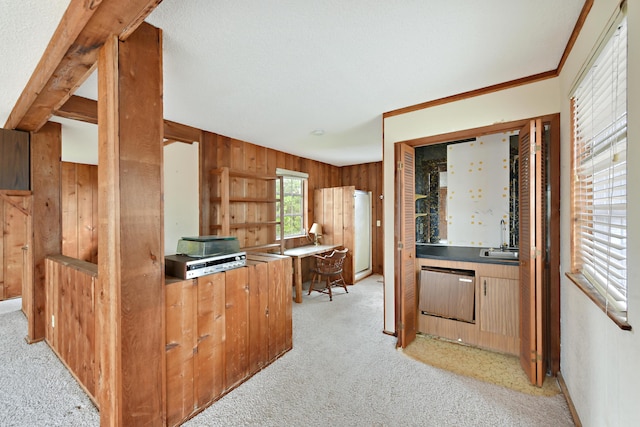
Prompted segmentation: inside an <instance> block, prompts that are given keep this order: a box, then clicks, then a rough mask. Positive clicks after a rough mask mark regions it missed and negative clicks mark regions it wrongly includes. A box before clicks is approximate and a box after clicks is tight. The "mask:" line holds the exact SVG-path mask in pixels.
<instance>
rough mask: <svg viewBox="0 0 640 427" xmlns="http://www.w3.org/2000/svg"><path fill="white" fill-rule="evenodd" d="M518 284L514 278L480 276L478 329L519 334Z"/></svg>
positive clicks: (505, 333)
mask: <svg viewBox="0 0 640 427" xmlns="http://www.w3.org/2000/svg"><path fill="white" fill-rule="evenodd" d="M518 286H519V284H518V281H517V280H514V279H503V278H497V277H480V298H479V300H480V330H482V331H484V332H491V333H494V334H499V335H507V336H511V337H517V336H518V335H519V334H518V329H519V315H520V310H519V309H518V304H519V300H518V294H519V292H518Z"/></svg>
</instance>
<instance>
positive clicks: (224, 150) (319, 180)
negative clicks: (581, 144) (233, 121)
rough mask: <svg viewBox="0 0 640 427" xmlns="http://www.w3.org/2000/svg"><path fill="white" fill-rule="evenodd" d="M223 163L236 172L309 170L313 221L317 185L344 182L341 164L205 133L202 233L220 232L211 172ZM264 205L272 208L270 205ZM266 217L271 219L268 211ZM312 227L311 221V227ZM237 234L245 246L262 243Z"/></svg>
mask: <svg viewBox="0 0 640 427" xmlns="http://www.w3.org/2000/svg"><path fill="white" fill-rule="evenodd" d="M223 166H226V167H228V168H230V169H232V170H236V171H244V172H251V173H256V174H265V175H274V174H275V172H276V168H283V169H289V170H294V171H299V172H306V173H308V174H309V180H308V182H307V184H308V196H309V199H308V205H307V206H308V207H307V215H308V216H307V218H308V219H309V221H311V220H312V219H313V191H314V190H315V189H317V188H325V187H336V186H339V185H340V184H341V174H340V168H339V167H337V166H332V165H329V164H326V163H322V162H318V161H315V160H309V159H305V158H303V157H299V156H295V155H293V154H287V153H284V152H282V151H277V150H273V149H271V148H266V147H260V146H258V145H255V144H251V143H249V142H244V141H240V140H237V139H233V138H229V137H226V136H223V135H218V134H214V133H211V132H204V133H203V140H202V142H201V144H200V173H201V176H200V185H201V188H200V197H201V201H200V206H201V211H200V227H201V228H200V234H202V235H210V234H216V229H215V228H214V227H212V225H213V223H212V218H215V212H213V210H214V209H215V204H213V203H212V198H215V197H216V194H215V191H214V188H213V187H214V186H213V185H212V182H213V181H212V176H211V171H212V170H214V169H217V168H220V167H223ZM263 208H264V209H268V207H267V206H264V207H263ZM243 214H244V213H243V212H235V215H237V216H240V215H243ZM262 216H263V217H264V218H267V217H268V214H267V213H264V214H263V215H262ZM234 222H242V219H241V218H239V217H236V218H235V219H234ZM248 222H250V221H248ZM310 226H311V224H310V223H309V224H308V225H307V227H310ZM234 233H242V230H237V231H232V234H234ZM234 235H235V234H234ZM237 237H238V239H239V240H241V241H242V242H241V246H243V247H244V246H255V245H259V244H260V242H255V241H254V242H252V241H250V238H251V237H250V236H247V235H245V234H241V235H238V236H237ZM248 239H249V240H248ZM308 243H309V242H308V241H307V240H306V238H302V239H290V240H287V242H286V244H285V246H286V247H288V248H289V247H295V246H301V245H304V244H308Z"/></svg>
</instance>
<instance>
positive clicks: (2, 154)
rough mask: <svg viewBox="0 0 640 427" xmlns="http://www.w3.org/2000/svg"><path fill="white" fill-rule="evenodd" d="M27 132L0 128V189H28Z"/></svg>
mask: <svg viewBox="0 0 640 427" xmlns="http://www.w3.org/2000/svg"><path fill="white" fill-rule="evenodd" d="M29 158H30V157H29V133H28V132H21V131H17V130H10V129H0V190H25V191H26V190H30V189H31V188H30V167H29Z"/></svg>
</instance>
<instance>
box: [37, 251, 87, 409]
mask: <svg viewBox="0 0 640 427" xmlns="http://www.w3.org/2000/svg"><path fill="white" fill-rule="evenodd" d="M45 265H46V285H45V292H46V295H47V304H46V316H45V317H46V319H47V328H46V340H47V343H48V344H49V346H50V347H51V348H52V349H53V351H55V352H56V353H57V354H58V357H60V359H61V360H62V361H63V362H64V364H65V365H66V366H67V367H68V368H69V370H70V371H71V372H72V373H73V375H74V376H75V377H76V378H77V380H78V382H79V383H80V384H81V385H82V387H83V388H84V389H85V391H86V392H87V394H88V395H89V397H91V399H92V400H93V401H94V403H96V404H97V401H96V382H97V371H96V349H97V339H98V337H97V335H96V323H95V298H96V295H95V285H96V279H97V277H98V266H97V265H95V264H91V263H88V262H85V261H80V260H77V259H73V258H69V257H66V256H63V255H55V256H51V257H49V258H47V259H46V261H45Z"/></svg>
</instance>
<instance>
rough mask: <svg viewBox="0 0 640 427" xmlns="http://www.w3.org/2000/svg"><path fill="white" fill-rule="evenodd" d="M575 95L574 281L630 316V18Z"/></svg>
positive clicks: (623, 317)
mask: <svg viewBox="0 0 640 427" xmlns="http://www.w3.org/2000/svg"><path fill="white" fill-rule="evenodd" d="M612 28H613V32H612V33H611V34H610V35H608V36H607V38H605V40H604V42H603V44H601V46H602V47H601V49H599V53H597V55H594V58H595V59H594V61H593V62H592V63H591V64H590V66H589V67H588V68H587V69H586V73H585V74H584V77H583V78H582V80H580V82H579V83H578V85H577V87H576V89H575V91H574V94H573V97H572V100H571V101H572V107H573V188H572V196H573V215H574V218H573V219H574V221H573V243H574V244H573V253H572V274H570V275H569V277H570V278H571V279H572V280H573V281H574V282H575V283H576V284H578V285H579V286H580V287H581V288H583V289H584V290H585V292H586V293H587V294H588V295H590V296H591V298H592V299H593V300H594V301H595V302H596V303H597V304H598V305H600V306H601V307H602V309H603V310H604V311H605V312H606V313H607V314H608V315H609V317H611V318H612V319H613V320H614V321H616V323H618V325H619V326H620V327H622V328H623V329H630V326H629V325H628V324H626V321H627V261H626V247H627V209H626V205H627V191H626V184H627V178H626V177H627V156H626V152H627V22H626V17H625V18H623V19H622V20H621V21H620V20H618V21H617V25H614V26H613V27H612Z"/></svg>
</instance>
